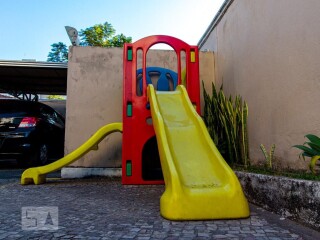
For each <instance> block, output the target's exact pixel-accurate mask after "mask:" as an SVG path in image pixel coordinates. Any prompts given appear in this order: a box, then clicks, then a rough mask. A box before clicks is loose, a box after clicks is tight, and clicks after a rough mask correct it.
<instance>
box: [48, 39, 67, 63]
mask: <svg viewBox="0 0 320 240" xmlns="http://www.w3.org/2000/svg"><path fill="white" fill-rule="evenodd" d="M47 61H48V62H67V61H68V48H67V45H65V44H64V43H63V42H58V43H53V44H52V45H51V52H49V54H48V59H47Z"/></svg>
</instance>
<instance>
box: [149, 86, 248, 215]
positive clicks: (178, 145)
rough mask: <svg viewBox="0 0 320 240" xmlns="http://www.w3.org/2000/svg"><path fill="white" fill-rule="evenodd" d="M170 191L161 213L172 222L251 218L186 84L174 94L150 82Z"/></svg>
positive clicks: (236, 179)
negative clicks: (185, 86) (162, 90)
mask: <svg viewBox="0 0 320 240" xmlns="http://www.w3.org/2000/svg"><path fill="white" fill-rule="evenodd" d="M148 98H149V101H150V106H151V114H152V121H153V126H154V129H155V132H156V137H157V142H158V149H159V154H160V159H161V166H162V172H163V175H164V181H165V185H166V186H165V192H164V193H163V195H162V196H161V199H160V212H161V215H162V216H163V217H165V218H167V219H171V220H198V219H199V220H200V219H229V218H245V217H248V216H249V214H250V212H249V207H248V202H247V199H246V198H245V196H244V194H243V191H242V188H241V185H240V183H239V181H238V178H237V177H236V175H235V174H234V172H233V171H232V169H231V168H230V167H229V166H228V164H227V163H226V162H225V160H224V159H223V157H222V156H221V155H220V153H219V151H218V149H217V148H216V146H215V145H214V143H213V142H212V140H211V138H210V136H209V133H208V132H207V129H206V126H205V125H204V122H203V121H202V119H201V117H200V116H199V115H198V114H197V112H196V110H195V109H194V107H193V105H192V103H191V102H190V99H189V97H188V94H187V92H186V90H185V88H184V87H183V86H181V85H179V86H178V87H177V90H176V91H173V92H159V91H157V92H156V91H155V90H154V88H153V86H152V85H149V86H148Z"/></svg>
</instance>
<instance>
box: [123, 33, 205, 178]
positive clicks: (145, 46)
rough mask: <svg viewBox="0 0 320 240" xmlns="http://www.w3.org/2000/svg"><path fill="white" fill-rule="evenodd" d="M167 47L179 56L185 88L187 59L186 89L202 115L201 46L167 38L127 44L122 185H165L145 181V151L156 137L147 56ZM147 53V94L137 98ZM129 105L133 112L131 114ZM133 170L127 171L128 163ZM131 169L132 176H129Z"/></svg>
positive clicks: (179, 69)
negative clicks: (158, 47)
mask: <svg viewBox="0 0 320 240" xmlns="http://www.w3.org/2000/svg"><path fill="white" fill-rule="evenodd" d="M158 43H165V44H168V45H169V46H171V47H172V48H173V49H174V51H175V52H176V54H177V61H178V64H177V66H178V84H181V72H182V69H181V64H180V61H181V52H183V51H184V52H185V56H186V89H187V91H188V94H189V97H190V99H191V102H192V103H193V104H194V105H195V106H196V108H197V111H198V113H200V83H199V53H198V47H197V46H190V45H188V44H187V43H185V42H183V41H181V40H179V39H177V38H174V37H171V36H165V35H155V36H149V37H146V38H142V39H140V40H138V41H136V42H135V43H133V44H125V45H124V50H123V61H124V62H123V77H124V80H123V85H124V86H123V138H122V139H123V140H122V141H123V143H122V183H123V184H162V183H163V180H146V179H143V177H142V151H143V147H144V145H145V144H146V142H147V141H148V140H149V139H150V138H152V137H154V135H155V133H154V130H153V126H152V125H150V124H147V122H146V119H148V118H150V117H151V113H150V110H149V109H148V107H147V105H148V100H147V91H146V89H147V85H146V82H147V81H146V56H147V52H148V50H149V49H150V48H151V47H152V46H153V45H155V44H158ZM139 49H140V50H142V53H143V61H142V68H143V92H142V96H137V94H136V93H137V91H136V87H137V83H136V78H137V51H138V50H139ZM128 105H132V108H131V109H129V110H128ZM128 161H131V166H130V167H129V168H127V167H126V166H127V162H128ZM127 169H129V170H128V172H127Z"/></svg>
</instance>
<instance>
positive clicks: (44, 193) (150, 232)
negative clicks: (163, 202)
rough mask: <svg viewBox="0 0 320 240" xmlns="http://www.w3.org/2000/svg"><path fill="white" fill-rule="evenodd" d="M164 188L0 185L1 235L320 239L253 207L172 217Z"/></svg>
mask: <svg viewBox="0 0 320 240" xmlns="http://www.w3.org/2000/svg"><path fill="white" fill-rule="evenodd" d="M163 190H164V186H123V185H121V181H120V180H119V179H105V178H102V179H101V178H100V179H97V178H96V179H82V180H58V179H53V180H49V182H48V183H47V184H44V185H38V186H35V185H28V186H21V185H20V184H19V183H18V181H17V180H16V181H14V182H6V183H2V184H1V183H0V199H1V204H0V239H78V238H83V239H217V238H225V239H320V234H319V232H317V231H314V230H312V229H309V228H306V227H303V226H301V225H299V224H296V223H294V222H292V221H290V220H288V219H284V220H280V218H281V217H280V216H278V215H275V214H272V213H270V212H267V211H264V210H262V209H260V208H257V207H256V206H253V205H251V217H250V218H248V219H242V220H215V221H182V222H174V221H168V220H166V219H163V218H162V217H161V216H160V215H159V199H160V196H161V193H162V192H163ZM30 207H31V208H30ZM39 207H42V210H43V209H45V211H47V212H46V215H45V216H46V217H45V218H43V216H42V215H41V214H40V212H39V209H41V208H39ZM22 208H23V209H22ZM48 209H49V210H48ZM22 210H23V211H22ZM28 211H29V212H28ZM30 211H38V215H34V214H33V215H32V212H30ZM33 213H34V212H33ZM48 213H49V215H48ZM41 217H42V219H45V221H44V220H43V222H42V223H41V221H42V220H41ZM35 218H36V220H38V222H37V224H38V225H34V226H36V227H37V226H40V225H41V226H42V227H43V226H44V227H45V228H44V229H45V230H37V229H32V227H34V226H31V225H30V221H31V220H35ZM26 221H27V222H26ZM28 221H29V222H28ZM28 224H29V225H28ZM30 226H31V227H30ZM46 226H47V228H46ZM52 226H53V227H57V228H58V229H57V230H56V228H51V227H52ZM23 229H24V230H23Z"/></svg>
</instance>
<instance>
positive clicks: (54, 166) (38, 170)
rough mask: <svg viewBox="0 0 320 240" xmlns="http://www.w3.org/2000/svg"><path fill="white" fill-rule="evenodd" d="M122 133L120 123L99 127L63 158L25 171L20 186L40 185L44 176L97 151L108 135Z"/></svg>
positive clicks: (43, 180) (43, 181) (44, 180)
mask: <svg viewBox="0 0 320 240" xmlns="http://www.w3.org/2000/svg"><path fill="white" fill-rule="evenodd" d="M113 132H122V123H111V124H108V125H105V126H103V127H101V128H100V129H99V130H98V131H97V132H96V133H95V134H93V135H92V137H90V138H89V139H88V140H87V141H86V142H85V143H84V144H82V145H81V146H80V147H79V148H77V149H76V150H74V151H73V152H71V153H69V154H68V155H66V156H64V157H63V158H61V159H59V160H57V161H55V162H53V163H50V164H48V165H45V166H41V167H33V168H29V169H27V170H25V171H24V172H23V174H22V176H21V184H23V185H25V184H32V183H34V184H42V183H45V182H46V174H48V173H50V172H54V171H57V170H59V169H61V168H63V167H64V166H67V165H69V164H71V163H73V162H74V161H76V160H77V159H79V158H81V157H82V156H83V155H85V154H86V153H88V152H89V151H91V150H97V149H98V144H99V143H100V142H101V141H102V140H103V139H104V138H105V137H106V136H107V135H109V134H110V133H113Z"/></svg>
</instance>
